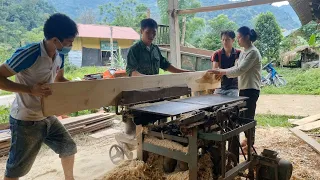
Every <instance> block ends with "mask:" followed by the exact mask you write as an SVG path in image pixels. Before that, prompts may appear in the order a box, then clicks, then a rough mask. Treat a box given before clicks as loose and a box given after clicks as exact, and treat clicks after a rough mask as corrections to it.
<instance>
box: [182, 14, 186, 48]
mask: <svg viewBox="0 0 320 180" xmlns="http://www.w3.org/2000/svg"><path fill="white" fill-rule="evenodd" d="M186 28H187V16H183V19H182V36H181V45H182V46H184V44H185V39H186Z"/></svg>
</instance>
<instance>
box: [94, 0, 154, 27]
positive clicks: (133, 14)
mask: <svg viewBox="0 0 320 180" xmlns="http://www.w3.org/2000/svg"><path fill="white" fill-rule="evenodd" d="M99 8H100V14H101V15H102V16H103V17H104V18H103V23H106V24H109V25H113V26H126V27H132V28H134V29H135V30H139V27H140V26H139V25H140V21H141V20H142V19H145V18H147V10H148V8H147V6H145V5H144V4H139V5H137V1H136V0H123V1H121V2H120V3H119V2H118V3H108V4H106V5H102V6H100V7H99Z"/></svg>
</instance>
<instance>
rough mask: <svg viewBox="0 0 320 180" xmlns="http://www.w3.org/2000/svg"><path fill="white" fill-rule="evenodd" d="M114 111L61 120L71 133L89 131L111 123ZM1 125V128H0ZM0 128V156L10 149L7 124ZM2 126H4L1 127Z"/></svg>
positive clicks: (102, 127)
mask: <svg viewBox="0 0 320 180" xmlns="http://www.w3.org/2000/svg"><path fill="white" fill-rule="evenodd" d="M114 116H115V114H114V113H95V114H88V115H83V116H78V117H71V118H66V119H63V120H61V123H62V124H63V125H64V126H65V127H66V129H67V130H68V131H69V132H70V134H71V135H76V134H80V133H91V132H95V131H98V130H101V129H104V128H107V127H110V126H111V125H112V124H113V117H114ZM1 127H2V128H1ZM1 127H0V128H1V129H0V157H1V156H4V155H7V154H8V152H9V149H10V140H11V132H10V129H7V128H9V125H8V124H3V125H1ZM3 127H4V128H3Z"/></svg>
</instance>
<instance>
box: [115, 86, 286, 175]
mask: <svg viewBox="0 0 320 180" xmlns="http://www.w3.org/2000/svg"><path fill="white" fill-rule="evenodd" d="M246 99H247V98H246V97H229V96H221V95H213V94H210V95H200V96H193V97H191V89H190V88H188V87H187V86H186V85H182V86H175V87H166V88H153V89H143V90H135V91H123V92H122V93H121V95H120V96H119V98H118V103H117V106H116V107H117V108H116V109H117V113H118V114H121V115H122V117H123V120H124V122H125V124H126V130H125V133H123V134H118V135H117V136H116V140H117V142H118V144H115V145H113V146H112V148H111V149H110V152H109V153H110V154H109V155H110V158H111V160H112V161H113V162H115V159H116V158H119V159H124V157H125V156H126V157H127V158H128V159H132V158H133V154H132V152H131V150H133V149H134V148H133V149H132V147H133V146H135V148H136V149H137V158H138V159H139V160H144V161H146V160H147V158H148V153H154V154H157V155H161V156H163V157H165V158H164V159H165V160H164V163H163V169H164V171H165V172H167V173H171V172H173V171H174V170H175V169H176V166H177V162H182V163H184V164H186V165H187V166H186V167H187V168H186V169H184V170H187V169H188V170H189V179H191V180H196V179H197V178H198V160H199V159H200V158H201V157H202V156H204V154H207V153H209V154H210V157H211V162H212V163H213V167H212V174H213V176H212V179H223V180H224V179H225V180H229V179H234V178H235V177H245V178H247V179H257V180H262V179H263V180H288V179H290V177H291V174H292V164H291V163H290V162H288V161H286V160H283V159H280V158H278V157H277V155H278V154H277V152H275V151H271V150H267V149H265V150H264V151H263V152H262V153H261V154H260V155H258V154H257V152H255V149H254V148H253V141H254V137H253V133H254V132H253V131H254V128H255V126H256V121H254V120H253V119H246V118H242V114H243V113H245V111H246V108H245V101H246ZM244 132H245V133H246V134H247V143H248V146H249V147H252V148H247V151H246V152H244V150H243V149H242V148H241V145H240V140H239V137H240V133H244ZM155 140H159V142H161V141H162V140H166V142H168V141H170V142H174V143H176V144H178V145H179V146H180V147H181V148H184V149H185V151H182V150H181V148H180V149H178V148H177V149H175V148H174V147H167V146H165V144H164V145H161V143H160V144H159V143H158V144H157V143H155ZM252 149H253V150H252ZM113 150H115V152H116V153H115V154H112V152H113ZM252 151H253V152H252ZM240 152H242V153H241V154H247V155H239V154H240Z"/></svg>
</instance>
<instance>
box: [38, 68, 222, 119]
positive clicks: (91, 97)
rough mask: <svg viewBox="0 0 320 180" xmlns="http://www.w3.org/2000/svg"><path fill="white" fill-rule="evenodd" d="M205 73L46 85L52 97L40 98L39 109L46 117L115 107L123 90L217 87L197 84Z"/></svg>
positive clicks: (214, 83)
mask: <svg viewBox="0 0 320 180" xmlns="http://www.w3.org/2000/svg"><path fill="white" fill-rule="evenodd" d="M204 74H205V72H190V73H178V74H167V75H153V76H141V77H128V78H116V79H104V80H93V81H78V82H65V83H53V84H49V85H48V86H49V87H50V88H51V89H52V92H53V94H52V95H51V96H48V97H46V98H43V99H42V110H43V113H44V115H45V116H50V115H57V114H67V113H71V112H76V111H80V110H85V109H94V108H100V107H103V106H111V105H115V104H116V100H117V97H118V96H119V94H121V92H122V91H125V90H137V89H146V88H155V87H169V86H176V85H183V84H187V85H188V87H189V88H191V89H192V91H201V90H206V89H216V88H218V87H220V81H212V82H197V80H198V79H201V78H202V77H203V76H204ZM213 79H215V78H213Z"/></svg>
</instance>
